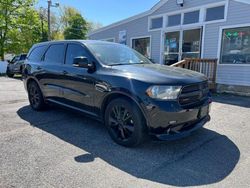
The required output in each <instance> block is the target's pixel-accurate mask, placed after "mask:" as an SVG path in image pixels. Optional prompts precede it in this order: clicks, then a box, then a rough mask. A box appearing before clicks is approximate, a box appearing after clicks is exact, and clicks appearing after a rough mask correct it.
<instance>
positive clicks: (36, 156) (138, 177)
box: [0, 77, 250, 188]
mask: <svg viewBox="0 0 250 188" xmlns="http://www.w3.org/2000/svg"><path fill="white" fill-rule="evenodd" d="M214 101H215V102H214V103H213V106H212V112H211V116H212V120H211V121H210V122H209V123H208V124H207V125H206V126H205V128H203V129H201V130H199V131H197V132H196V133H195V134H194V135H192V136H190V137H188V138H185V139H182V140H178V141H172V142H156V141H148V142H146V143H145V144H144V145H142V146H140V147H137V148H133V149H129V148H124V147H121V146H118V145H116V144H115V143H113V142H112V140H111V139H110V138H109V135H108V134H107V131H106V130H105V127H104V126H103V125H102V124H101V123H99V122H97V121H94V120H92V119H90V118H87V117H85V116H83V115H82V114H78V113H75V112H72V111H67V110H63V109H56V108H51V109H50V110H48V111H45V112H34V111H32V110H31V108H30V107H29V105H28V101H27V95H26V92H25V90H24V88H23V84H22V82H21V81H20V80H16V79H9V78H4V77H1V78H0V187H1V188H2V187H4V188H5V187H46V188H47V187H104V188H107V187H143V188H144V187H170V186H178V187H184V186H188V187H189V186H203V187H206V186H209V187H237V188H238V187H249V186H250V178H249V177H250V150H249V143H250V123H249V122H250V98H246V97H237V96H231V95H216V96H214Z"/></svg>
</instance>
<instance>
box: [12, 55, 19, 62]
mask: <svg viewBox="0 0 250 188" xmlns="http://www.w3.org/2000/svg"><path fill="white" fill-rule="evenodd" d="M19 59H20V56H15V57H14V58H13V59H12V60H11V63H15V62H17V61H18V60H19Z"/></svg>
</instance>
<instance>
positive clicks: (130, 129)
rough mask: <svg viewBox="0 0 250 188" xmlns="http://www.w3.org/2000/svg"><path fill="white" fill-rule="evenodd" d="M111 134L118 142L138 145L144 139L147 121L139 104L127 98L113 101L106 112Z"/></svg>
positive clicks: (127, 145) (107, 124)
mask: <svg viewBox="0 0 250 188" xmlns="http://www.w3.org/2000/svg"><path fill="white" fill-rule="evenodd" d="M105 124H106V126H107V128H108V132H109V135H110V136H111V138H112V139H113V140H114V141H115V142H116V143H118V144H120V145H122V146H126V147H133V146H136V145H138V144H140V143H142V142H143V141H144V138H145V127H146V125H145V121H144V117H143V115H142V113H141V111H140V109H139V108H138V107H137V105H136V104H135V103H134V102H132V101H130V100H127V99H123V98H121V99H115V100H113V101H111V102H110V103H109V104H108V106H107V109H106V112H105Z"/></svg>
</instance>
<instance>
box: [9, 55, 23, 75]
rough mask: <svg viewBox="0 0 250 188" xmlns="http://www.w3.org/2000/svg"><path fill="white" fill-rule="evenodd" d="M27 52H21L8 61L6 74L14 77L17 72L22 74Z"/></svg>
mask: <svg viewBox="0 0 250 188" xmlns="http://www.w3.org/2000/svg"><path fill="white" fill-rule="evenodd" d="M26 56H27V54H19V55H16V56H15V57H13V59H12V60H11V61H8V63H9V64H8V66H7V70H6V74H7V76H8V77H11V78H12V77H13V76H14V75H15V74H22V70H23V63H24V60H25V59H26Z"/></svg>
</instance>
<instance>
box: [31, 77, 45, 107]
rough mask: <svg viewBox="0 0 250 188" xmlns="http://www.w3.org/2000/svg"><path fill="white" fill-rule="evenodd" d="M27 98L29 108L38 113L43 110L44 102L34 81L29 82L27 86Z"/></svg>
mask: <svg viewBox="0 0 250 188" xmlns="http://www.w3.org/2000/svg"><path fill="white" fill-rule="evenodd" d="M28 96H29V102H30V106H31V107H32V108H33V109H34V110H36V111H40V110H43V109H44V107H45V102H44V99H43V95H42V92H41V90H40V88H39V86H38V85H37V83H35V82H34V81H32V82H30V83H29V85H28Z"/></svg>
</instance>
